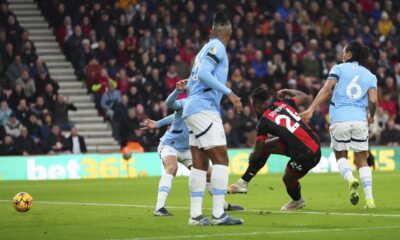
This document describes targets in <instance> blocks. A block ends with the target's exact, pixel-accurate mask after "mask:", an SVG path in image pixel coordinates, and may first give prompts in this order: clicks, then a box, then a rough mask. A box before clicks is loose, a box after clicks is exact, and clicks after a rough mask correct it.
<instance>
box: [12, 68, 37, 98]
mask: <svg viewBox="0 0 400 240" xmlns="http://www.w3.org/2000/svg"><path fill="white" fill-rule="evenodd" d="M16 83H18V84H21V86H22V88H23V89H24V93H25V96H26V97H27V98H28V99H30V100H31V99H32V98H33V97H34V96H35V94H36V86H35V81H34V80H33V79H32V78H31V77H30V76H29V72H28V70H22V72H21V77H20V78H18V79H17V81H16Z"/></svg>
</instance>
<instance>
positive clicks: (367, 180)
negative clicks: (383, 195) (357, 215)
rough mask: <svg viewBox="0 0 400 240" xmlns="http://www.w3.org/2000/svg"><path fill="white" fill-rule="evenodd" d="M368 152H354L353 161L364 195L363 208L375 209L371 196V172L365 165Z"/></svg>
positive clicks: (366, 164)
mask: <svg viewBox="0 0 400 240" xmlns="http://www.w3.org/2000/svg"><path fill="white" fill-rule="evenodd" d="M367 158H368V152H366V151H362V152H354V159H355V162H356V165H357V168H358V172H359V174H360V179H361V183H362V185H363V188H364V194H365V203H366V204H365V208H375V202H374V197H373V196H372V171H371V167H370V166H368V163H367Z"/></svg>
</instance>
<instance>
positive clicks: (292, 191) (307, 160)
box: [281, 150, 321, 211]
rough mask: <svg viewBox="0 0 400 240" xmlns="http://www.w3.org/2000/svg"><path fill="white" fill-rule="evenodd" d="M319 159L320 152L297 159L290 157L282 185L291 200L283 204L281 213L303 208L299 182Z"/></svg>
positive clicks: (300, 156) (303, 155)
mask: <svg viewBox="0 0 400 240" xmlns="http://www.w3.org/2000/svg"><path fill="white" fill-rule="evenodd" d="M320 159H321V150H318V152H316V153H310V152H308V153H306V154H301V155H300V154H299V155H298V156H297V159H296V158H294V157H292V158H291V159H290V161H289V162H288V163H287V165H286V169H285V174H284V175H283V178H282V180H283V183H284V184H285V187H286V192H287V193H288V195H289V196H290V198H291V199H292V200H291V201H290V202H288V203H287V204H285V205H284V206H283V207H282V208H281V211H292V210H297V209H301V208H303V207H304V206H305V201H304V199H303V198H302V196H301V184H300V182H299V180H300V179H301V178H302V177H304V176H305V175H306V174H307V173H308V172H309V171H310V170H311V169H312V168H314V167H315V166H316V165H317V164H318V163H319V161H320Z"/></svg>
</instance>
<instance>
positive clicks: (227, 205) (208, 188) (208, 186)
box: [206, 182, 229, 209]
mask: <svg viewBox="0 0 400 240" xmlns="http://www.w3.org/2000/svg"><path fill="white" fill-rule="evenodd" d="M206 189H207V192H208V194H210V196H212V195H213V191H212V186H211V183H209V182H208V183H206ZM228 207H229V204H228V203H227V202H226V201H224V209H227V208H228Z"/></svg>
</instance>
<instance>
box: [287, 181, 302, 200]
mask: <svg viewBox="0 0 400 240" xmlns="http://www.w3.org/2000/svg"><path fill="white" fill-rule="evenodd" d="M285 186H286V191H287V193H288V194H289V196H290V197H291V198H292V199H293V200H294V201H299V200H300V198H301V185H300V182H299V181H295V182H285Z"/></svg>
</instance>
